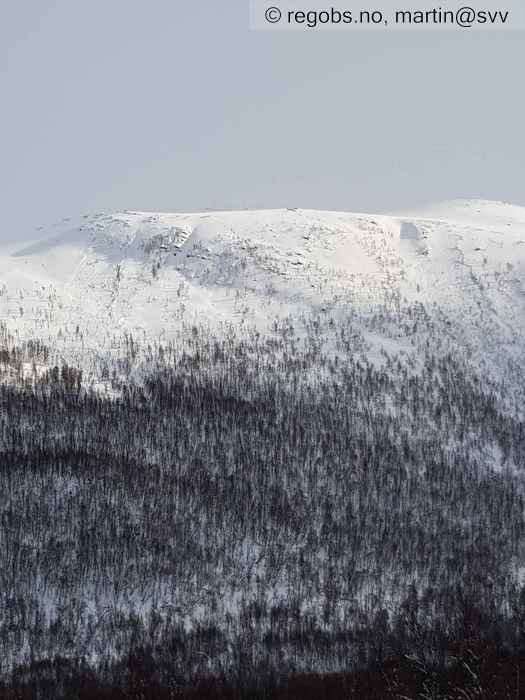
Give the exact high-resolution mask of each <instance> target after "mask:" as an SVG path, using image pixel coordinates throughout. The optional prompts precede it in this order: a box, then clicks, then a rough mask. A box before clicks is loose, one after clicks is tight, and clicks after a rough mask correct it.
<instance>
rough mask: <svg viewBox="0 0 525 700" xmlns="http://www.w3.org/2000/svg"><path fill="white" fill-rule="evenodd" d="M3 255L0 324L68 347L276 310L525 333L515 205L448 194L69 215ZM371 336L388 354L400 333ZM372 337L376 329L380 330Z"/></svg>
mask: <svg viewBox="0 0 525 700" xmlns="http://www.w3.org/2000/svg"><path fill="white" fill-rule="evenodd" d="M45 234H46V235H44V236H43V237H42V239H41V240H39V241H37V242H35V243H32V244H31V245H19V246H10V247H9V248H5V247H4V249H3V250H2V249H0V321H1V322H3V323H4V324H5V328H6V330H7V331H8V332H9V333H10V334H11V335H13V336H14V337H15V338H16V339H17V340H26V339H30V338H39V339H41V340H42V341H44V342H46V343H50V344H51V345H59V346H61V347H62V348H63V350H64V352H74V351H75V350H79V349H83V350H84V351H85V350H86V349H101V348H108V347H111V344H112V342H114V339H115V338H116V337H118V336H119V335H122V334H124V333H128V334H129V333H131V334H132V335H133V337H134V338H136V339H137V340H138V341H139V342H141V341H148V342H150V341H154V340H155V339H160V340H163V339H164V340H165V339H168V338H169V337H170V336H172V335H173V334H174V333H176V332H177V330H178V329H180V328H181V327H182V325H183V324H185V325H187V326H190V325H191V324H193V323H198V322H203V323H206V324H211V325H212V326H217V327H220V326H221V324H225V323H226V324H229V323H233V324H235V325H240V326H241V327H242V326H243V327H253V326H256V327H257V328H258V329H260V330H261V331H266V330H271V328H272V323H273V321H274V319H275V318H276V317H279V316H280V317H287V316H292V317H295V318H298V317H299V316H300V315H301V314H304V313H306V314H308V313H309V312H314V313H318V314H324V315H331V316H335V317H337V316H338V315H340V314H344V313H346V312H347V311H348V310H349V309H351V310H352V312H354V313H359V314H361V315H362V316H363V318H366V317H367V315H370V314H371V313H373V312H374V311H376V310H377V309H380V308H381V307H382V306H384V305H385V304H386V305H390V306H395V305H398V307H399V305H402V304H404V303H407V304H409V305H416V307H418V306H421V307H424V308H425V309H426V311H427V312H428V313H429V314H431V316H432V318H433V320H434V322H435V323H440V324H442V330H443V334H445V335H448V336H450V340H451V342H452V343H454V344H456V345H460V346H465V347H469V348H470V350H469V351H472V352H475V349H476V347H479V348H482V350H483V354H484V356H485V357H493V358H495V361H497V357H498V356H499V354H500V353H501V352H504V353H507V354H510V355H516V356H519V355H520V354H521V353H520V351H521V347H522V346H521V339H522V338H523V336H524V334H525V208H520V207H517V206H513V205H509V204H503V203H497V202H485V201H453V202H448V203H443V204H440V205H437V206H435V207H430V208H427V209H425V210H423V211H421V212H410V213H406V214H403V215H395V216H384V215H380V216H372V215H367V214H352V213H340V212H321V211H311V210H306V209H286V210H268V211H236V212H215V211H214V212H204V213H194V214H151V213H141V212H135V211H126V212H121V213H117V214H114V215H95V216H85V217H83V218H81V219H79V220H76V221H73V220H66V221H63V222H61V223H60V224H58V225H57V226H56V227H54V229H53V230H51V231H47V232H45ZM367 333H368V337H369V340H370V339H371V340H372V341H374V339H375V343H376V345H378V346H381V345H384V346H385V347H386V349H387V350H389V349H392V343H394V346H393V349H399V347H403V338H402V334H399V337H398V338H397V339H396V334H395V333H392V332H389V334H387V335H388V336H389V337H388V338H387V337H386V336H385V335H384V334H382V331H381V328H379V329H377V332H376V333H372V334H370V329H368V330H367ZM376 336H377V337H376Z"/></svg>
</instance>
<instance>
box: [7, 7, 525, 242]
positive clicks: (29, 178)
mask: <svg viewBox="0 0 525 700" xmlns="http://www.w3.org/2000/svg"><path fill="white" fill-rule="evenodd" d="M502 3H503V4H504V3H505V0H502ZM299 4H300V3H299ZM310 4H311V5H313V6H315V3H310ZM322 4H323V3H322ZM324 4H326V3H324ZM341 4H344V5H345V6H348V5H349V4H351V3H346V2H345V3H340V5H341ZM412 4H413V3H412ZM0 52H1V53H0V95H1V111H0V127H1V128H0V147H1V151H0V207H1V212H2V213H1V216H2V227H3V228H2V230H0V239H3V240H8V239H14V238H32V237H33V238H34V237H35V231H34V229H35V227H36V226H38V225H39V224H43V225H47V224H50V223H53V222H54V221H56V220H58V219H61V218H63V217H65V216H70V215H76V214H83V213H88V212H97V211H111V210H118V209H126V208H127V209H145V210H162V211H184V210H194V209H203V208H206V207H210V208H244V207H250V208H255V207H257V208H258V207H281V206H290V207H291V206H300V207H310V208H326V209H344V210H357V211H387V210H390V209H399V208H403V207H409V206H417V205H418V204H421V203H427V202H430V201H435V200H441V199H444V198H451V197H483V198H491V199H503V200H506V201H513V202H515V203H520V204H524V205H525V127H524V124H525V92H524V90H523V87H522V81H523V66H524V65H525V34H524V33H523V32H512V31H507V32H497V33H495V32H485V33H482V32H469V31H463V32H462V31H459V30H457V31H454V32H450V33H449V32H429V31H422V32H388V31H377V32H375V31H372V32H362V31H360V32H355V33H348V32H256V31H252V30H250V29H249V20H248V0H224V1H223V2H221V1H220V0H187V2H182V1H181V0H148V1H146V0H143V1H141V2H138V1H137V0H91V1H88V0H4V1H3V2H2V3H1V7H0Z"/></svg>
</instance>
